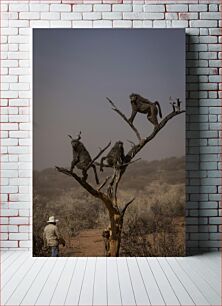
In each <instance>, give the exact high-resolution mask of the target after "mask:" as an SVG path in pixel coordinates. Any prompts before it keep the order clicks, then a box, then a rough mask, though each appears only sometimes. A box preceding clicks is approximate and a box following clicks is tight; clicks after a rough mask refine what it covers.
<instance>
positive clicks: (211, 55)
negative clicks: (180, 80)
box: [199, 52, 217, 59]
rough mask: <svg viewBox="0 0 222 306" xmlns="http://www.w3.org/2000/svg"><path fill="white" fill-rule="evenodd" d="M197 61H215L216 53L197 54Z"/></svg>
mask: <svg viewBox="0 0 222 306" xmlns="http://www.w3.org/2000/svg"><path fill="white" fill-rule="evenodd" d="M199 59H217V52H199Z"/></svg>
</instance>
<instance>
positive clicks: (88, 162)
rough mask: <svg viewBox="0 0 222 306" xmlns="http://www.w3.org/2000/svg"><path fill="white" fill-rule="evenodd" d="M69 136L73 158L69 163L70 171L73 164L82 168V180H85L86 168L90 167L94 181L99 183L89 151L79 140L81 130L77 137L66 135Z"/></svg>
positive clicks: (86, 175)
mask: <svg viewBox="0 0 222 306" xmlns="http://www.w3.org/2000/svg"><path fill="white" fill-rule="evenodd" d="M68 136H69V138H71V145H72V152H73V160H72V163H71V168H70V172H71V173H72V172H73V169H74V168H75V166H76V167H77V168H78V169H80V170H82V175H83V180H85V181H86V180H87V177H88V174H87V170H88V169H89V168H90V167H92V168H93V171H94V175H95V180H96V183H97V184H99V179H98V176H97V171H96V166H95V165H94V164H93V162H92V158H91V156H90V154H89V152H88V151H87V150H86V148H85V146H84V144H83V143H82V142H81V141H80V139H81V132H80V133H79V135H78V138H77V139H73V138H72V136H70V135H68Z"/></svg>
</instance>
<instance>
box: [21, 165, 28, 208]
mask: <svg viewBox="0 0 222 306" xmlns="http://www.w3.org/2000/svg"><path fill="white" fill-rule="evenodd" d="M20 164H21V163H20ZM22 164H24V163H22ZM26 164H28V165H29V169H31V167H30V163H26ZM19 192H20V193H30V192H31V186H19ZM25 208H26V210H27V208H28V207H22V208H21V209H25Z"/></svg>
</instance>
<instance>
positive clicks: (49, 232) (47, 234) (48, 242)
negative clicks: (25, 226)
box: [43, 216, 65, 257]
mask: <svg viewBox="0 0 222 306" xmlns="http://www.w3.org/2000/svg"><path fill="white" fill-rule="evenodd" d="M58 221H59V220H56V219H55V217H54V216H51V217H49V220H48V221H47V223H48V225H46V227H45V228H44V232H43V241H44V247H49V248H51V256H52V257H58V256H59V244H60V242H61V241H62V244H63V246H65V240H64V239H63V238H62V237H61V235H60V232H59V229H58V227H57V225H56V222H58Z"/></svg>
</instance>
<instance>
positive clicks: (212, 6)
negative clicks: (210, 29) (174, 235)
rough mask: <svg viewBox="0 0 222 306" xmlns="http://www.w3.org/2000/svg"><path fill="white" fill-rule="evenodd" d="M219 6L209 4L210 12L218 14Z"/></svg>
mask: <svg viewBox="0 0 222 306" xmlns="http://www.w3.org/2000/svg"><path fill="white" fill-rule="evenodd" d="M218 10H219V5H218V4H209V11H210V12H218Z"/></svg>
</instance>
